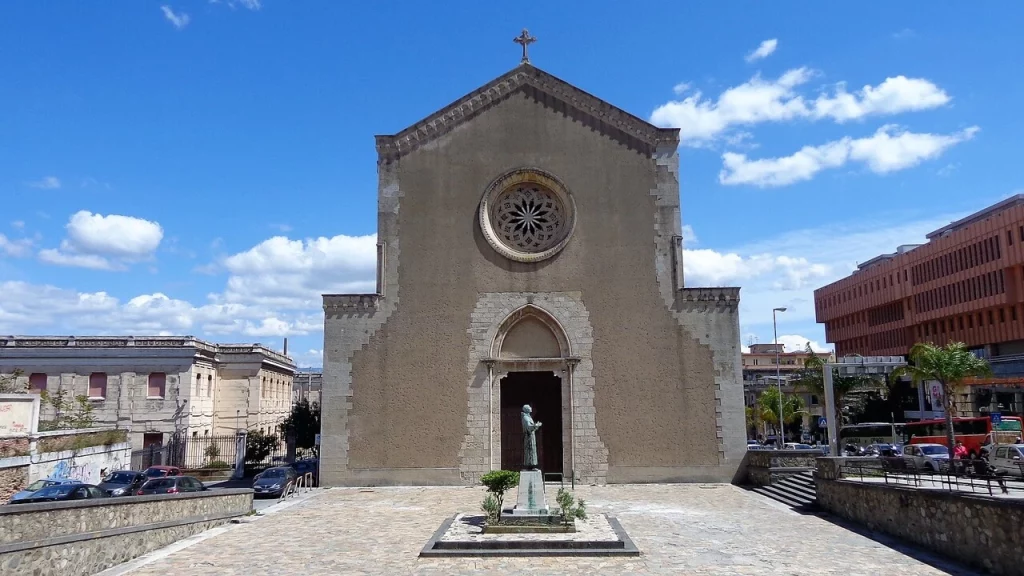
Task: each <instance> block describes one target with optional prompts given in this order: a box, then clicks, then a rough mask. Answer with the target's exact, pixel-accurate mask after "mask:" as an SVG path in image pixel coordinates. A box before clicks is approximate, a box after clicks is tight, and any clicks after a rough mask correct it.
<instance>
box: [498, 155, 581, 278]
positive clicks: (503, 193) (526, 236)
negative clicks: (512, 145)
mask: <svg viewBox="0 0 1024 576" xmlns="http://www.w3.org/2000/svg"><path fill="white" fill-rule="evenodd" d="M479 216H480V228H481V230H482V231H483V233H484V237H485V238H487V242H488V243H490V245H491V246H492V247H493V248H494V249H495V250H497V251H498V253H500V254H501V255H503V256H505V257H506V258H510V259H512V260H516V261H518V262H539V261H541V260H544V259H546V258H550V257H552V256H554V255H555V254H557V253H558V252H559V251H560V250H561V249H562V248H564V247H565V245H566V243H568V241H569V237H570V236H571V235H572V231H573V227H574V226H575V224H576V206H575V203H574V202H573V199H572V196H570V195H569V192H568V190H566V188H565V186H563V185H562V183H561V182H559V181H558V180H557V179H556V178H555V177H554V176H552V175H550V174H548V173H546V172H543V171H541V170H536V169H531V168H523V169H520V170H514V171H512V172H509V173H508V174H505V175H503V176H501V177H500V178H498V179H497V180H495V181H494V182H492V183H491V185H490V186H489V187H488V189H487V193H486V194H484V199H483V201H482V202H481V203H480V214H479Z"/></svg>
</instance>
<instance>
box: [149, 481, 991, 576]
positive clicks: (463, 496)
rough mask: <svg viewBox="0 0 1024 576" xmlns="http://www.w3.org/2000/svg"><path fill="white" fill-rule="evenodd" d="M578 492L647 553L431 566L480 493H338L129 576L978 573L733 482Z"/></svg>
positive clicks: (416, 490)
mask: <svg viewBox="0 0 1024 576" xmlns="http://www.w3.org/2000/svg"><path fill="white" fill-rule="evenodd" d="M577 493H578V495H579V496H581V497H582V498H584V499H586V500H587V502H588V507H589V509H590V510H592V511H594V512H602V513H606V514H609V515H612V516H615V517H617V518H618V519H619V521H620V522H621V523H622V526H623V527H624V528H625V529H626V531H627V532H628V533H629V535H630V536H631V537H632V538H633V541H634V542H635V543H636V545H637V547H639V548H640V551H641V556H640V557H638V558H442V559H435V558H422V559H421V558H418V557H417V554H418V553H419V551H420V549H421V548H422V547H423V545H424V544H425V543H426V542H427V540H428V539H429V538H430V536H431V534H433V532H434V531H435V530H437V528H438V526H439V525H440V524H441V522H442V521H444V519H445V518H447V517H449V516H451V515H453V514H455V513H457V512H461V511H465V512H475V511H476V510H478V509H479V503H480V501H481V500H482V499H483V495H484V491H483V489H482V488H411V487H407V488H373V489H357V488H335V489H331V490H327V491H325V492H323V493H322V494H320V495H318V496H315V497H313V498H310V499H309V500H306V501H305V502H302V503H300V504H297V505H295V506H293V507H291V508H288V509H287V510H283V511H281V512H278V513H276V514H273V515H268V516H267V517H264V518H261V519H259V520H257V521H255V522H252V523H250V524H244V525H241V526H238V527H235V528H233V529H231V530H228V531H226V532H225V533H223V534H220V535H218V536H214V537H212V538H209V539H207V540H204V541H202V542H199V543H197V544H195V545H194V546H191V547H189V548H186V549H184V550H181V551H179V552H176V553H174V554H172V555H170V556H168V557H165V558H162V559H160V560H157V561H155V562H153V563H151V564H148V565H146V566H143V567H141V568H139V569H137V570H136V571H134V572H132V573H131V574H133V575H135V576H143V575H152V576H164V575H166V574H177V575H191V574H195V575H218V576H243V575H244V576H262V575H268V576H271V575H272V576H281V575H282V574H288V575H292V574H295V575H300V574H310V575H313V574H317V575H319V574H346V575H348V574H355V575H360V574H389V575H395V574H424V575H427V574H429V575H448V574H522V573H527V574H566V573H571V574H597V573H600V574H602V575H604V574H666V575H668V574H672V575H678V574H715V575H719V574H728V575H731V574H842V575H843V576H857V575H865V576H876V575H879V574H973V572H970V571H967V570H962V569H957V568H956V567H954V566H953V565H949V564H945V563H943V562H941V561H939V560H938V559H937V558H936V557H935V556H929V555H924V554H923V553H915V555H916V556H917V558H915V557H912V556H909V555H907V554H905V553H903V552H900V551H897V550H894V549H893V548H890V547H888V546H886V545H883V544H880V543H878V542H876V541H875V540H872V539H870V538H867V537H865V536H862V535H859V534H857V533H855V532H851V531H849V530H847V529H845V528H843V527H841V526H838V525H836V524H833V523H832V522H829V521H828V520H826V519H824V518H819V517H816V516H808V515H801V514H798V513H796V512H793V511H791V510H789V509H786V508H784V507H782V506H781V505H776V504H775V503H773V502H769V501H767V500H765V499H763V498H762V497H760V496H757V495H755V494H753V493H750V492H747V491H744V490H742V489H740V488H737V487H735V486H731V485H694V484H675V485H616V486H600V487H581V488H580V489H578V490H577ZM922 559H923V561H922ZM936 566H937V567H936Z"/></svg>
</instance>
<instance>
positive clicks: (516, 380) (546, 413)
mask: <svg viewBox="0 0 1024 576" xmlns="http://www.w3.org/2000/svg"><path fill="white" fill-rule="evenodd" d="M500 386H501V468H502V469H503V470H521V469H522V467H523V420H522V410H523V405H524V404H529V405H530V407H531V408H532V409H533V419H534V421H539V422H541V424H542V426H541V427H540V428H539V429H538V430H537V432H536V439H537V463H538V465H539V467H540V469H541V471H542V472H544V473H545V474H548V473H553V472H555V473H561V472H562V379H561V378H559V377H558V376H555V374H554V373H553V372H510V373H509V374H508V375H507V376H505V377H504V378H502V379H501V384H500Z"/></svg>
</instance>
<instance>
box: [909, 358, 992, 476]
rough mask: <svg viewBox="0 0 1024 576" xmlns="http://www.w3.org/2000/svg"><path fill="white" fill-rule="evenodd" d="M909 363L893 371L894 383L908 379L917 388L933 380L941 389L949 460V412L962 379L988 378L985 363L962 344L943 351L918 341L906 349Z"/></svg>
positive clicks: (988, 370)
mask: <svg viewBox="0 0 1024 576" xmlns="http://www.w3.org/2000/svg"><path fill="white" fill-rule="evenodd" d="M909 359H910V364H909V365H907V366H900V367H898V368H896V369H895V370H893V373H892V377H893V379H894V380H895V379H896V378H899V377H901V376H910V378H911V380H913V381H914V383H915V384H917V385H918V386H921V385H923V384H924V383H925V382H928V381H932V380H934V381H936V382H938V383H939V385H940V386H942V399H943V404H945V410H944V412H945V416H946V448H947V449H948V450H949V457H950V458H953V448H954V447H955V443H954V437H953V413H954V412H956V394H957V391H958V390H959V388H960V386H961V385H962V384H963V382H964V379H965V378H968V377H970V376H990V375H992V368H991V367H990V366H989V364H988V361H986V360H984V359H982V358H978V357H977V356H975V355H974V354H971V351H970V350H968V349H967V345H966V344H964V343H963V342H950V343H949V344H947V345H946V346H945V347H944V348H943V347H941V346H936V345H934V344H930V343H927V342H918V343H917V344H914V347H913V348H911V349H910V358H909Z"/></svg>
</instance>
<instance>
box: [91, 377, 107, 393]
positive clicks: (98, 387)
mask: <svg viewBox="0 0 1024 576" xmlns="http://www.w3.org/2000/svg"><path fill="white" fill-rule="evenodd" d="M106 397H107V375H106V374H105V373H103V372H93V373H92V374H90V375H89V398H106Z"/></svg>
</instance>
